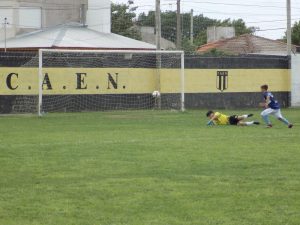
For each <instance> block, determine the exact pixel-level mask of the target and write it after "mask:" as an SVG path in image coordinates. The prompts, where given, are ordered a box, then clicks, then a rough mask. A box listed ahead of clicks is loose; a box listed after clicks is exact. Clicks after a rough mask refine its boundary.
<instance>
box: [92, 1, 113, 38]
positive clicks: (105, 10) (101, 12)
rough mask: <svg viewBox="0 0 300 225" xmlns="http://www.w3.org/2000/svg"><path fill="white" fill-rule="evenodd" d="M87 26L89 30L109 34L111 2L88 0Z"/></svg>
mask: <svg viewBox="0 0 300 225" xmlns="http://www.w3.org/2000/svg"><path fill="white" fill-rule="evenodd" d="M87 25H88V27H89V28H90V29H92V30H95V31H98V32H103V33H110V31H111V1H110V0H101V1H99V0H89V1H88V10H87Z"/></svg>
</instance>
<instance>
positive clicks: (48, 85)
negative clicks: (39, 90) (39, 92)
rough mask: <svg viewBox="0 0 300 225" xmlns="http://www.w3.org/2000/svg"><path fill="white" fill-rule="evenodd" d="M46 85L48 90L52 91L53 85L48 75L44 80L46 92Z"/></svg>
mask: <svg viewBox="0 0 300 225" xmlns="http://www.w3.org/2000/svg"><path fill="white" fill-rule="evenodd" d="M44 85H47V90H52V85H51V82H50V79H49V75H48V73H46V74H45V77H44V80H43V90H44Z"/></svg>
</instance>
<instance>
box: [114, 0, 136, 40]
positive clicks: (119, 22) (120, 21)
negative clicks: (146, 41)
mask: <svg viewBox="0 0 300 225" xmlns="http://www.w3.org/2000/svg"><path fill="white" fill-rule="evenodd" d="M132 5H133V1H128V3H127V4H112V10H111V19H112V27H111V30H112V32H113V33H116V34H119V35H122V36H125V37H129V38H133V39H136V40H141V35H140V33H139V31H138V29H137V28H136V27H135V26H134V25H135V24H134V19H135V18H136V14H135V11H136V9H137V8H136V7H132Z"/></svg>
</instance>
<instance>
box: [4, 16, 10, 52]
mask: <svg viewBox="0 0 300 225" xmlns="http://www.w3.org/2000/svg"><path fill="white" fill-rule="evenodd" d="M8 24H9V23H8V22H7V18H6V17H5V18H4V51H5V52H6V39H7V31H6V30H7V25H8Z"/></svg>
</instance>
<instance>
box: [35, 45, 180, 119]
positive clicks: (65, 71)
mask: <svg viewBox="0 0 300 225" xmlns="http://www.w3.org/2000/svg"><path fill="white" fill-rule="evenodd" d="M184 80H185V74H184V52H182V51H137V50H135V51H128V50H56V49H41V50H39V90H38V93H39V95H38V115H39V116H42V115H43V114H44V113H49V112H82V111H87V112H88V111H104V110H147V109H162V110H172V109H173V110H181V111H184Z"/></svg>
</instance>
